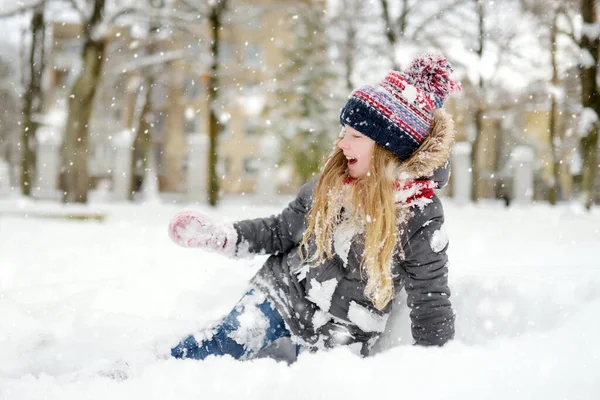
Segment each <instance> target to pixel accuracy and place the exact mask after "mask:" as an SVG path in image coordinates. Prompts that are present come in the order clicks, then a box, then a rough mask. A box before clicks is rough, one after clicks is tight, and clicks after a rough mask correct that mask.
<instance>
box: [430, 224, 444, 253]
mask: <svg viewBox="0 0 600 400" xmlns="http://www.w3.org/2000/svg"><path fill="white" fill-rule="evenodd" d="M427 222H429V221H427ZM424 226H426V225H424ZM448 241H449V239H448V233H446V228H445V227H444V225H442V226H441V228H440V229H438V230H437V231H435V232H433V235H432V236H431V243H429V245H430V246H431V250H433V251H435V252H436V253H439V252H440V251H442V250H444V248H445V247H446V246H447V245H448Z"/></svg>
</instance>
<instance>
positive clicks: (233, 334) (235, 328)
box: [171, 289, 290, 360]
mask: <svg viewBox="0 0 600 400" xmlns="http://www.w3.org/2000/svg"><path fill="white" fill-rule="evenodd" d="M289 336H290V332H289V331H288V330H287V328H286V327H285V324H284V322H283V318H282V317H281V315H280V314H279V313H278V312H277V310H276V309H275V307H274V306H273V305H272V304H271V303H270V302H269V300H268V299H267V298H266V297H265V295H264V294H263V293H261V292H260V291H258V290H256V289H251V290H249V291H248V292H247V293H246V294H245V295H244V297H242V299H241V300H240V301H239V302H238V304H237V305H236V306H235V307H234V308H233V310H231V312H230V313H229V315H227V316H226V317H225V318H224V319H223V321H222V322H221V323H220V324H219V325H218V326H216V327H215V328H212V329H208V330H206V331H204V332H202V333H200V334H197V335H190V336H188V337H187V338H185V339H184V340H182V341H181V342H180V343H179V344H178V345H177V346H176V347H174V348H172V349H171V355H172V356H173V357H175V358H194V359H197V360H203V359H205V358H206V357H208V356H210V355H225V354H229V355H230V356H232V357H234V358H236V359H238V360H244V359H248V358H251V357H252V356H253V355H256V354H257V353H258V352H259V351H260V350H262V349H264V348H266V347H267V346H269V345H270V344H271V343H273V342H274V341H275V340H277V339H279V338H282V337H289Z"/></svg>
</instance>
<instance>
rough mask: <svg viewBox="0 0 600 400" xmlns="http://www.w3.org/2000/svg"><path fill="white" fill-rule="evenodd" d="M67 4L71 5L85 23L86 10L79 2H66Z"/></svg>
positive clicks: (69, 0)
mask: <svg viewBox="0 0 600 400" xmlns="http://www.w3.org/2000/svg"><path fill="white" fill-rule="evenodd" d="M66 1H67V3H69V4H70V5H71V7H72V8H73V9H74V10H75V11H76V12H77V14H79V18H81V21H82V22H83V21H85V10H84V9H83V8H81V6H80V5H79V4H78V3H77V0H66Z"/></svg>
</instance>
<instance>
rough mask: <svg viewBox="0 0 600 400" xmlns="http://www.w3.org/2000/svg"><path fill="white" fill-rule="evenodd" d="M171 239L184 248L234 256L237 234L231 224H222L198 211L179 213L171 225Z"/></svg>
mask: <svg viewBox="0 0 600 400" xmlns="http://www.w3.org/2000/svg"><path fill="white" fill-rule="evenodd" d="M169 237H170V238H171V240H173V241H174V242H175V243H177V244H178V245H180V246H182V247H201V248H204V249H207V250H213V251H218V252H222V253H225V254H229V255H233V254H234V253H235V248H236V242H237V232H236V230H235V228H234V227H233V225H231V224H220V223H215V222H213V221H211V219H210V218H209V217H208V216H206V215H204V214H202V213H200V212H197V211H193V210H184V211H180V212H179V213H177V214H176V215H175V216H174V217H173V218H172V219H171V222H170V223H169Z"/></svg>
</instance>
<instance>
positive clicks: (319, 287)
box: [306, 278, 337, 312]
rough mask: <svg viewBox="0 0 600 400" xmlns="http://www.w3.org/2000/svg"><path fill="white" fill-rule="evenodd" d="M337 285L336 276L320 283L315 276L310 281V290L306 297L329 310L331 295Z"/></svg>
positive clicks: (324, 309) (323, 308)
mask: <svg viewBox="0 0 600 400" xmlns="http://www.w3.org/2000/svg"><path fill="white" fill-rule="evenodd" d="M336 287H337V280H336V279H335V278H333V279H330V280H328V281H325V282H323V283H319V281H317V280H316V279H315V278H313V279H312V280H311V281H310V290H309V291H308V295H307V296H306V298H307V299H308V300H310V301H312V302H313V303H315V304H316V305H318V306H319V308H320V309H321V310H323V311H325V312H327V311H329V307H331V297H332V296H333V292H334V291H335V288H336Z"/></svg>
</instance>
